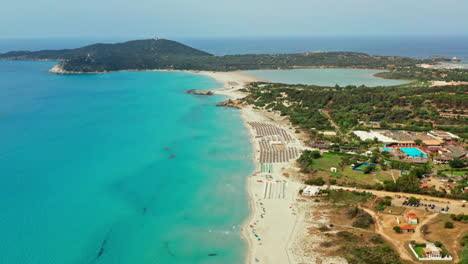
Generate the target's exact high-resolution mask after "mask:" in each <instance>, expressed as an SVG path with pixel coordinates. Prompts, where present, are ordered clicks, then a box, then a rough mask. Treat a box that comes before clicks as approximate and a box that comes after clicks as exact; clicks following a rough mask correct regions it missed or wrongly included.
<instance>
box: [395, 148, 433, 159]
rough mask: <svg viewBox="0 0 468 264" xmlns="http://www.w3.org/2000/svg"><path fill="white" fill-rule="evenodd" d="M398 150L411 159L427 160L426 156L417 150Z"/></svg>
mask: <svg viewBox="0 0 468 264" xmlns="http://www.w3.org/2000/svg"><path fill="white" fill-rule="evenodd" d="M400 150H401V151H403V152H404V153H405V154H406V155H408V156H410V157H412V158H421V157H423V158H427V155H426V154H424V152H422V151H421V150H419V149H418V148H400Z"/></svg>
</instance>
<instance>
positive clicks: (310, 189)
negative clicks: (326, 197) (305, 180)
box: [302, 185, 320, 196]
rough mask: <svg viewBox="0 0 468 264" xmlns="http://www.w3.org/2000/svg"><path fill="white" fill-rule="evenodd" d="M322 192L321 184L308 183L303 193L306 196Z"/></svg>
mask: <svg viewBox="0 0 468 264" xmlns="http://www.w3.org/2000/svg"><path fill="white" fill-rule="evenodd" d="M319 192H320V186H311V185H307V186H306V187H305V188H304V190H303V191H302V195H305V196H316V195H318V194H319Z"/></svg>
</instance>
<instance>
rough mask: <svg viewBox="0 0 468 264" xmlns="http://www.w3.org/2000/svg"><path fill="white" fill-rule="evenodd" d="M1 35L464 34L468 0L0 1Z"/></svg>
mask: <svg viewBox="0 0 468 264" xmlns="http://www.w3.org/2000/svg"><path fill="white" fill-rule="evenodd" d="M1 10H2V15H1V16H0V38H37V37H130V36H131V37H145V36H153V35H159V36H161V37H166V38H170V37H238V36H242V37H265V36H317V35H468V19H467V18H466V17H467V13H468V0H229V1H225V0H79V1H76V0H74V1H70V0H35V1H31V0H4V1H2V7H1Z"/></svg>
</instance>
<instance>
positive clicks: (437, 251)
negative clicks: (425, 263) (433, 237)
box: [423, 243, 442, 258]
mask: <svg viewBox="0 0 468 264" xmlns="http://www.w3.org/2000/svg"><path fill="white" fill-rule="evenodd" d="M423 253H424V256H425V257H426V258H441V257H442V249H441V248H440V247H436V246H435V245H434V244H432V243H427V244H426V247H425V248H424V249H423Z"/></svg>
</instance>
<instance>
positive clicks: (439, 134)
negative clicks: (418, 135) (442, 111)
mask: <svg viewBox="0 0 468 264" xmlns="http://www.w3.org/2000/svg"><path fill="white" fill-rule="evenodd" d="M429 134H431V135H433V136H435V137H437V138H440V139H444V140H452V139H454V138H459V137H458V136H457V135H455V134H452V133H450V132H445V131H442V130H432V131H430V132H429Z"/></svg>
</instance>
